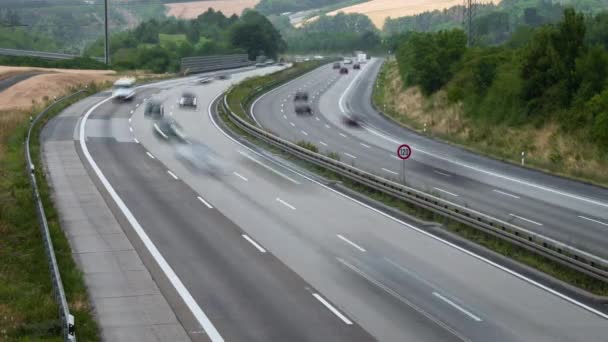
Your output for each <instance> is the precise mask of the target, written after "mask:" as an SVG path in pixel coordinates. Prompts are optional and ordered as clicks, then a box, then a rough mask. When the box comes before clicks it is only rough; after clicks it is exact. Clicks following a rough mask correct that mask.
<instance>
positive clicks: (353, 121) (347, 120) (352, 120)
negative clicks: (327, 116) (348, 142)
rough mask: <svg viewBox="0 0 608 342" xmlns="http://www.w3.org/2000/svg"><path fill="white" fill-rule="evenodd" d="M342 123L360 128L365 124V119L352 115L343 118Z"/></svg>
mask: <svg viewBox="0 0 608 342" xmlns="http://www.w3.org/2000/svg"><path fill="white" fill-rule="evenodd" d="M342 122H343V123H344V124H345V125H346V126H350V127H360V126H361V124H362V123H363V119H362V118H361V116H359V115H357V114H351V115H344V116H342Z"/></svg>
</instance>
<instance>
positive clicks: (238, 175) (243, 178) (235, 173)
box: [233, 171, 249, 182]
mask: <svg viewBox="0 0 608 342" xmlns="http://www.w3.org/2000/svg"><path fill="white" fill-rule="evenodd" d="M233 174H234V175H235V176H237V177H239V178H240V179H242V180H244V181H245V182H248V181H249V180H248V179H247V178H245V177H243V176H242V175H241V174H239V173H238V172H236V171H235V172H233Z"/></svg>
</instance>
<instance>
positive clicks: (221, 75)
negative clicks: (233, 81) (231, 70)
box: [215, 74, 230, 80]
mask: <svg viewBox="0 0 608 342" xmlns="http://www.w3.org/2000/svg"><path fill="white" fill-rule="evenodd" d="M215 78H216V79H218V80H227V79H229V78H230V74H219V75H217V76H215Z"/></svg>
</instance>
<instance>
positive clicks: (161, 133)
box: [154, 123, 169, 139]
mask: <svg viewBox="0 0 608 342" xmlns="http://www.w3.org/2000/svg"><path fill="white" fill-rule="evenodd" d="M154 129H155V130H156V131H157V132H158V133H159V134H160V135H162V136H163V138H165V139H169V137H168V136H167V135H166V134H165V133H164V132H163V131H161V129H160V128H159V127H158V125H157V124H156V123H155V124H154Z"/></svg>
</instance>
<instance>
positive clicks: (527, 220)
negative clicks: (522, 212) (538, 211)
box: [509, 214, 543, 226]
mask: <svg viewBox="0 0 608 342" xmlns="http://www.w3.org/2000/svg"><path fill="white" fill-rule="evenodd" d="M509 216H513V217H515V218H518V219H520V220H523V221H526V222H530V223H533V224H535V225H537V226H542V225H543V224H542V223H539V222H536V221H532V220H530V219H527V218H525V217H521V216H519V215H515V214H509Z"/></svg>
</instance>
